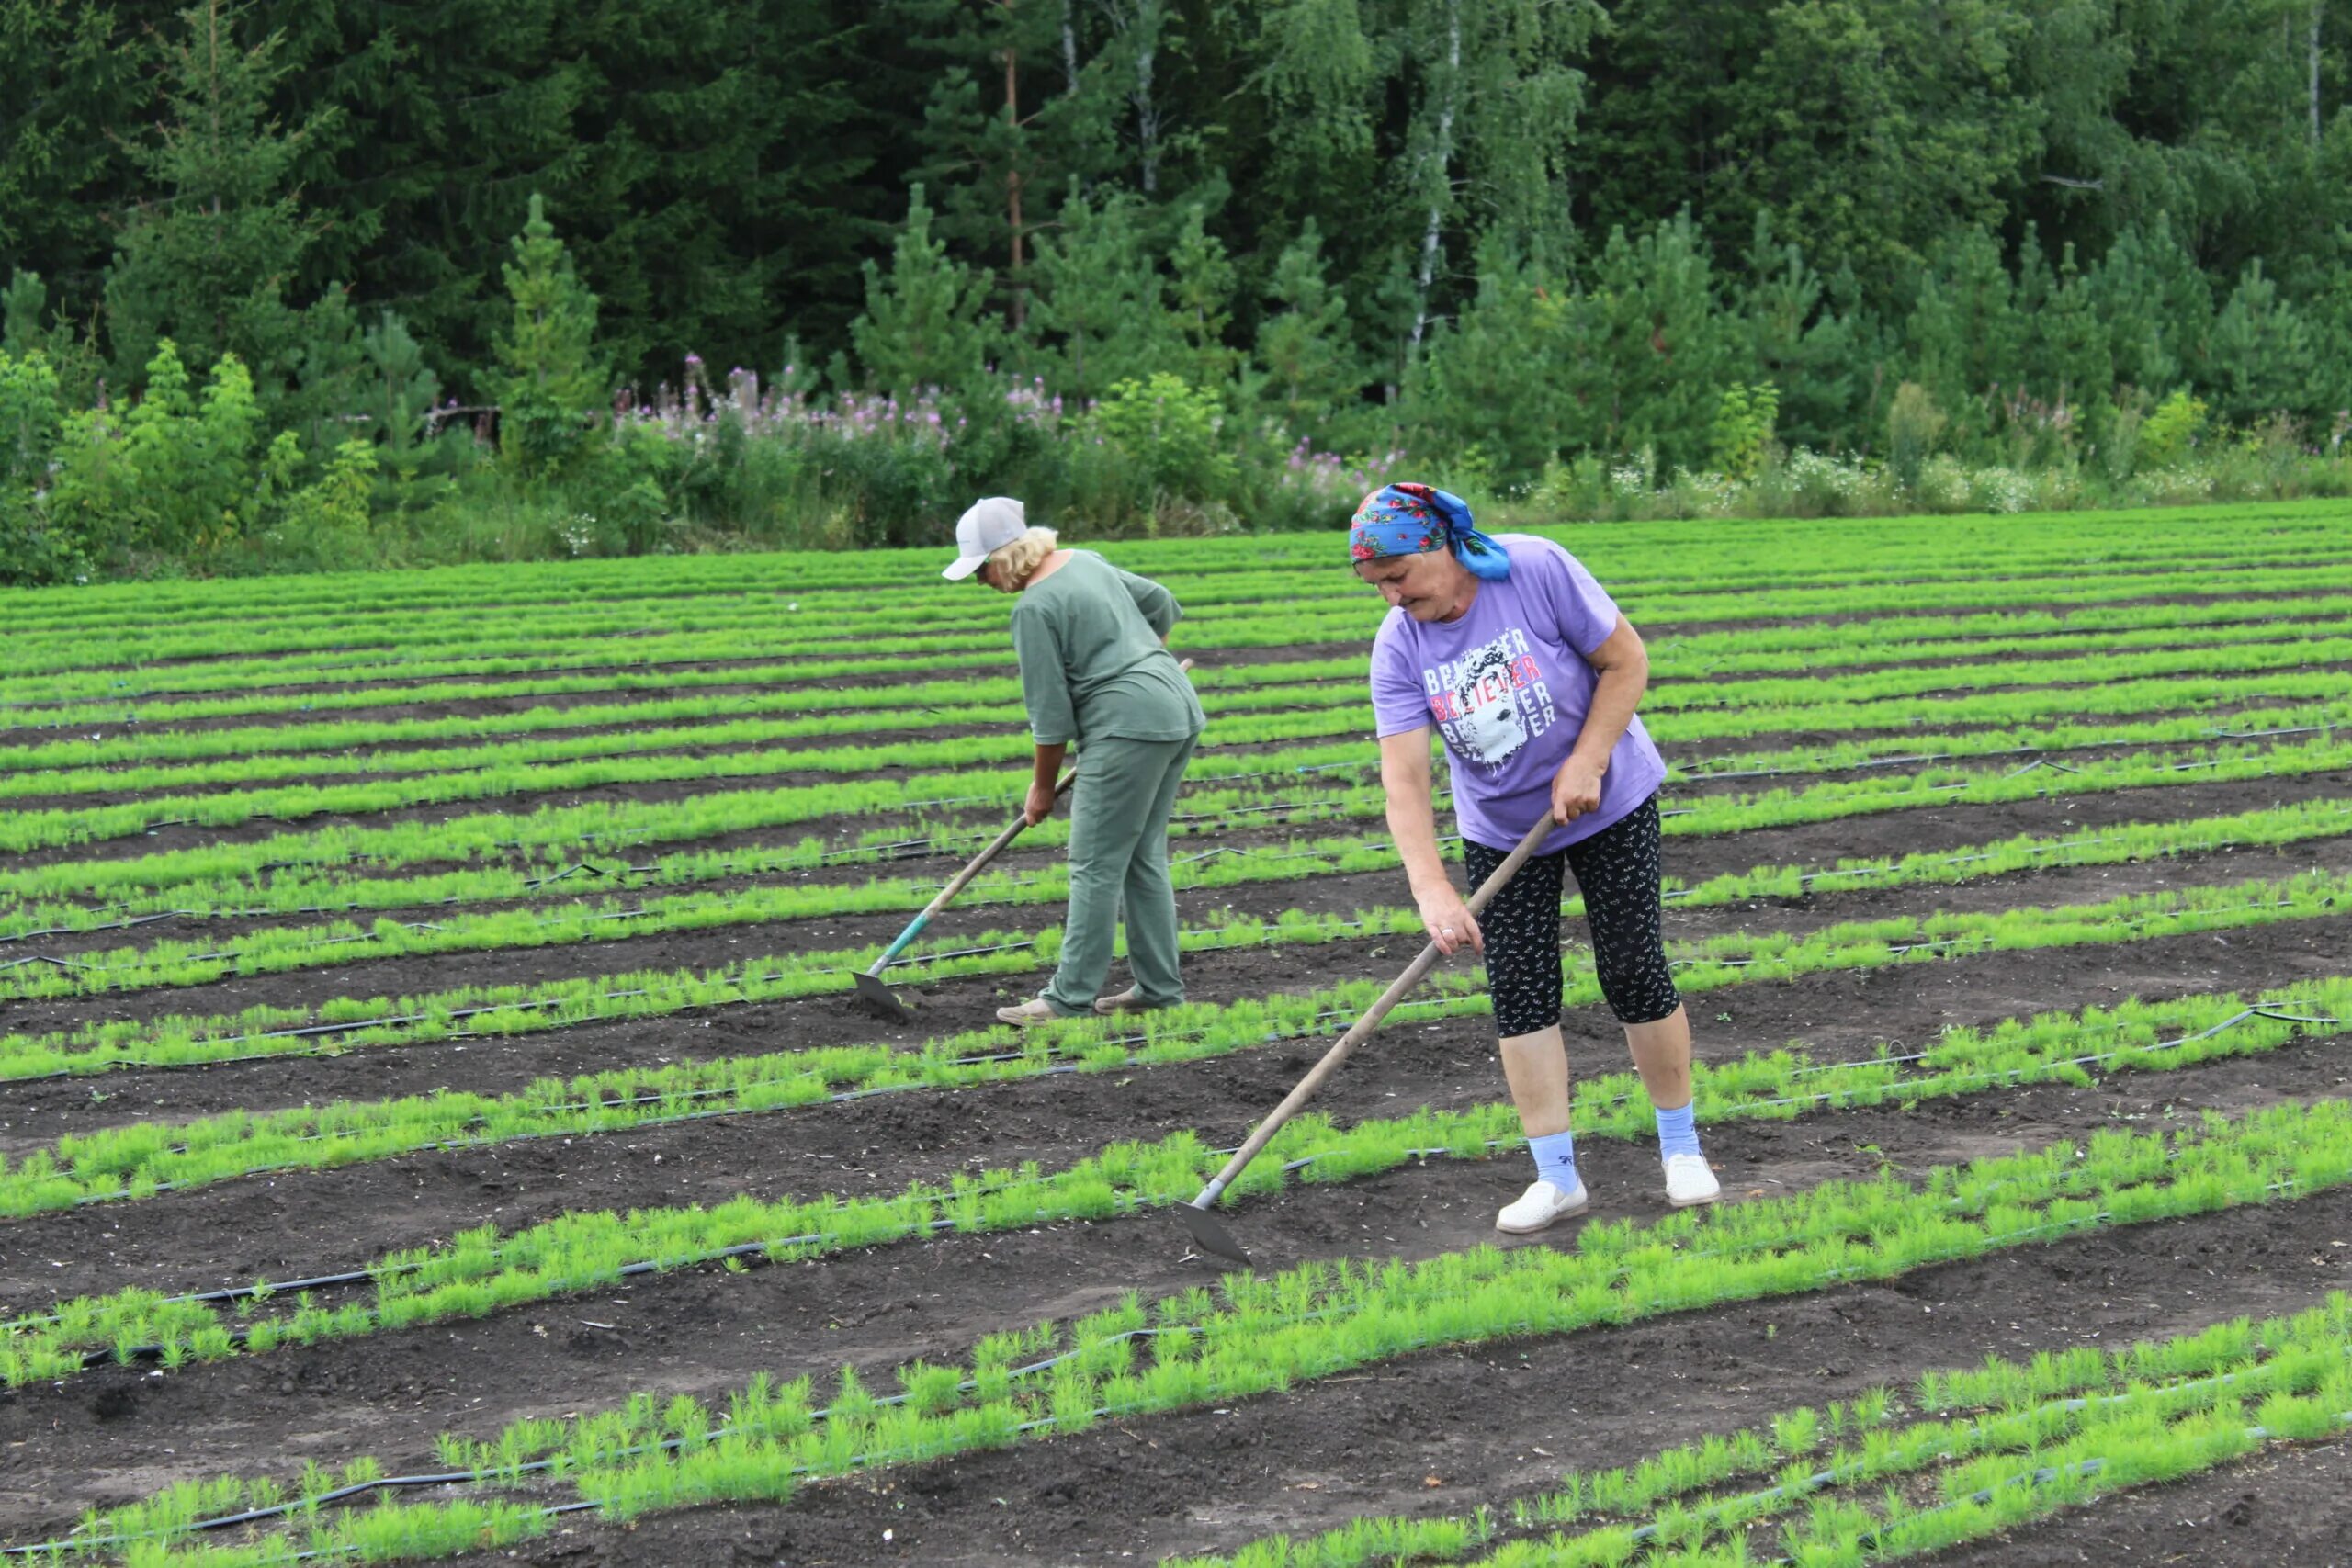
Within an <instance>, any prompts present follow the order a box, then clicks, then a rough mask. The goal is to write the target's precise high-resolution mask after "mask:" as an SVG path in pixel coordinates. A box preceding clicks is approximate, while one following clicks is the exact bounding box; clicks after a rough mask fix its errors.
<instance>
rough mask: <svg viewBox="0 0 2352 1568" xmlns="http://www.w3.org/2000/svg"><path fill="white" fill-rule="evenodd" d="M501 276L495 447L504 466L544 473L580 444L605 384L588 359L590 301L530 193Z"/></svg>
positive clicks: (592, 318)
mask: <svg viewBox="0 0 2352 1568" xmlns="http://www.w3.org/2000/svg"><path fill="white" fill-rule="evenodd" d="M503 271H504V276H505V278H506V292H507V295H508V297H509V298H510V299H513V300H514V302H515V315H514V321H513V324H512V326H511V327H510V328H509V330H508V331H507V332H506V333H505V334H504V335H503V336H502V337H500V339H499V340H498V362H499V365H500V366H501V367H502V368H503V375H501V377H500V378H499V379H498V382H497V387H498V403H499V411H498V430H499V445H500V446H501V448H502V450H503V452H504V453H505V455H506V457H507V458H508V460H509V461H512V462H515V463H516V464H519V465H521V466H522V467H523V468H526V470H528V471H529V472H531V473H533V474H548V473H551V472H554V471H556V470H560V468H563V467H564V466H565V465H566V464H568V463H570V462H571V460H572V459H573V458H574V457H577V456H578V455H579V453H580V451H581V450H582V447H583V446H585V445H586V444H587V441H588V438H589V435H590V433H591V430H592V428H593V426H594V421H595V419H596V416H597V414H598V413H599V412H601V411H602V410H603V409H604V407H605V394H606V391H607V389H608V387H609V381H608V379H607V377H606V373H605V367H604V366H603V365H602V364H601V363H600V362H599V361H598V359H597V358H596V355H595V348H594V338H595V333H596V297H595V295H594V294H592V293H590V292H589V291H588V290H587V288H584V287H583V286H582V284H581V282H580V280H579V278H578V277H576V276H573V273H572V266H571V255H570V254H569V253H567V252H566V251H565V249H564V246H563V242H562V241H561V240H560V239H558V238H557V237H556V232H555V226H554V225H553V224H551V223H549V222H548V218H547V208H546V203H545V202H544V201H543V200H542V199H541V197H539V196H538V194H537V192H534V193H533V194H532V197H531V210H530V217H529V218H528V219H527V220H525V222H524V224H523V231H522V233H520V234H518V235H517V236H515V260H514V261H513V262H512V263H510V264H509V265H507V266H506V267H505V268H504V269H503Z"/></svg>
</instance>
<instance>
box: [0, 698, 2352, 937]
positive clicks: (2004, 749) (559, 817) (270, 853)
mask: <svg viewBox="0 0 2352 1568" xmlns="http://www.w3.org/2000/svg"><path fill="white" fill-rule="evenodd" d="M2347 722H2352V702H2335V703H2327V704H2319V705H2307V706H2302V707H2292V708H2263V709H2253V710H2246V711H2242V712H2240V713H2238V714H2236V715H2235V716H2233V718H2232V719H2231V720H2230V721H2229V723H2230V728H2227V729H2226V730H2223V729H2221V728H2217V726H2216V725H2215V723H2214V721H2213V720H2211V718H2209V717H2206V716H2195V715H2192V716H2179V717H2172V718H2163V719H2155V720H2149V721H2143V722H2138V723H2127V724H2121V725H2092V724H2084V723H2067V724H2059V725H2051V726H2044V727H2040V728H2023V729H2003V728H1996V729H1982V730H1973V731H1958V732H1945V733H1930V734H1926V735H1920V734H1916V733H1905V734H1897V735H1890V736H1881V737H1872V738H1869V739H1859V740H1848V741H1842V742H1838V743H1834V744H1830V745H1820V744H1813V745H1807V746H1804V747H1802V748H1797V749H1792V750H1775V751H1759V752H1747V753H1739V754H1726V755H1718V756H1713V757H1710V758H1708V759H1706V760H1705V761H1702V762H1700V763H1698V764H1696V765H1691V764H1686V763H1681V762H1669V764H1668V775H1667V776H1668V782H1669V783H1679V784H1703V783H1706V782H1709V781H1717V780H1734V779H1743V778H1758V777H1786V776H1792V775H1799V776H1812V775H1815V774H1820V773H1836V772H1845V771H1857V770H1860V771H1876V770H1883V769H1887V768H1894V767H1903V766H1911V765H1916V764H1920V763H1937V762H1951V761H1962V760H1964V759H1967V758H1972V757H1989V756H1998V757H2003V758H2007V759H2011V760H2012V761H2013V763H2014V762H2015V761H2017V760H2023V761H2035V760H2041V759H2053V760H2054V759H2055V758H2057V757H2059V756H2064V755H2073V754H2075V753H2077V752H2082V751H2088V750H2124V749H2132V748H2139V747H2144V746H2154V745H2163V744H2165V743H2172V742H2180V741H2203V740H2212V739H2236V740H2245V739H2279V738H2283V737H2289V736H2295V735H2305V734H2312V733H2317V732H2319V731H2322V730H2330V729H2334V728H2338V727H2341V726H2344V725H2346V723H2347ZM1377 765H1378V762H1377V759H1376V758H1370V757H1367V756H1366V755H1365V754H1364V751H1363V747H1362V746H1361V745H1360V744H1357V743H1354V742H1348V743H1344V744H1340V745H1336V746H1332V745H1326V746H1310V747H1292V748H1284V749H1282V750H1272V751H1262V752H1254V753H1249V754H1245V755H1242V756H1238V757H1235V758H1233V759H1231V761H1230V763H1229V764H1228V767H1230V768H1233V769H1236V770H1238V771H1227V772H1223V773H1209V772H1202V773H1193V774H1191V775H1190V776H1189V777H1188V778H1187V780H1186V787H1185V791H1184V794H1183V795H1182V796H1181V797H1180V805H1181V806H1182V807H1183V810H1182V812H1181V813H1180V816H1181V817H1182V818H1184V819H1185V823H1186V825H1187V826H1188V827H1194V828H1198V827H1202V826H1204V825H1205V826H1225V825H1228V824H1230V825H1234V826H1238V825H1240V824H1241V823H1242V822H1244V821H1245V820H1247V819H1248V818H1249V817H1250V815H1251V814H1256V815H1261V816H1262V815H1265V813H1263V812H1261V811H1260V810H1259V808H1260V807H1261V806H1266V805H1269V804H1272V803H1270V802H1267V801H1266V800H1265V799H1264V797H1263V795H1261V794H1260V793H1258V792H1259V791H1260V790H1263V789H1274V790H1295V789H1297V788H1299V787H1301V786H1302V784H1306V783H1314V784H1327V783H1328V784H1341V785H1346V784H1361V783H1363V781H1364V780H1365V779H1367V778H1369V777H1370V775H1371V774H1372V773H1373V772H1374V771H1375V770H1376V768H1377ZM961 783H962V784H966V785H968V786H971V787H972V788H975V789H978V790H979V793H963V794H947V795H928V796H922V797H919V798H915V799H899V800H898V801H896V802H895V803H894V804H893V806H892V807H891V808H890V813H891V814H892V815H894V816H896V815H899V814H906V815H905V816H903V817H901V818H900V819H899V820H896V821H892V822H888V823H884V824H880V825H876V826H870V827H867V828H865V829H861V830H859V831H858V832H857V833H856V835H855V840H854V844H853V845H852V846H851V847H848V848H841V849H836V848H829V847H828V846H827V843H826V841H825V840H822V839H820V838H804V839H802V840H798V841H797V842H796V843H794V844H791V845H786V846H775V847H762V848H760V849H759V850H758V851H756V853H757V854H758V855H759V856H761V857H763V858H761V859H760V860H759V861H758V863H757V864H756V865H753V866H749V867H744V866H742V865H741V862H740V856H741V855H742V854H750V853H753V852H752V851H748V850H747V851H744V852H738V857H739V858H733V859H730V858H729V857H728V856H725V855H721V854H718V853H717V852H707V851H706V852H698V853H697V852H684V853H681V854H677V855H673V856H670V857H665V858H664V859H662V860H661V861H657V862H656V863H654V864H653V865H652V866H650V867H632V868H631V869H632V870H634V871H638V872H639V873H640V874H645V875H650V876H654V877H656V879H657V880H662V881H673V882H675V881H693V880H699V879H701V878H702V877H703V876H706V875H729V874H741V872H742V870H746V869H749V870H758V869H764V870H771V871H785V870H804V869H817V868H823V867H830V866H834V865H839V864H849V863H859V862H861V861H874V860H892V859H902V858H909V857H910V856H912V855H916V854H930V853H951V852H958V851H961V852H966V853H968V852H969V850H970V848H973V847H977V845H978V843H979V842H980V841H982V840H985V839H986V838H989V837H992V836H993V832H992V830H991V831H989V832H982V833H978V834H977V835H974V834H973V833H972V832H971V830H970V829H968V828H967V827H966V826H964V823H965V821H966V820H967V819H968V814H969V812H970V810H971V808H973V807H989V808H992V809H1003V808H1005V806H1006V802H1007V801H1009V799H1010V798H1011V796H1010V795H1009V794H1008V793H1007V792H1006V790H1005V789H1004V787H1003V782H1002V781H1001V779H999V778H997V777H996V776H995V775H986V776H967V778H966V779H964V780H962V781H961ZM989 784H993V785H995V786H996V787H994V788H988V787H987V786H988V785H989ZM1219 785H1229V786H1241V787H1238V788H1235V789H1233V790H1231V791H1230V792H1229V793H1228V792H1227V791H1223V790H1218V789H1217V788H1216V786H1219ZM948 787H951V788H952V787H955V786H954V785H953V784H950V785H949V786H948ZM1280 804H1281V805H1282V806H1283V807H1284V809H1285V810H1289V809H1293V808H1295V809H1300V810H1311V809H1312V808H1313V807H1314V806H1315V805H1316V804H1317V801H1316V800H1315V799H1314V798H1313V797H1309V796H1297V795H1287V796H1284V797H1283V799H1282V801H1281V802H1280ZM1347 804H1349V805H1351V806H1352V805H1353V802H1352V800H1351V801H1349V802H1348V803H1347ZM805 819H806V814H805V812H804V811H803V810H802V809H801V808H800V807H799V806H798V805H797V803H795V804H780V803H779V802H778V799H777V792H775V791H772V790H757V789H755V790H734V791H726V792H721V793H716V794H708V795H692V796H688V797H686V798H684V799H682V800H671V801H623V802H598V803H595V804H594V805H587V806H569V807H539V808H537V809H536V810H533V811H530V812H527V813H525V814H522V815H519V816H517V815H511V814H507V813H503V812H485V813H477V814H474V815H470V816H466V817H458V818H444V819H442V820H440V821H437V822H400V823H393V824H389V825H386V826H382V827H358V826H356V825H352V824H347V823H337V824H334V825H331V826H328V827H325V828H321V829H313V830H311V831H309V832H302V833H281V834H277V835H274V836H272V837H270V838H267V839H264V840H254V841H252V842H247V843H213V844H206V845H201V846H197V847H193V848H189V849H182V850H170V851H164V852H156V853H153V854H147V855H136V856H130V855H125V856H107V857H105V858H102V859H97V860H64V861H52V862H48V863H41V864H36V865H28V866H18V867H8V868H0V935H7V934H22V933H26V932H30V931H38V930H40V929H41V928H43V927H46V926H51V925H54V926H57V927H59V928H60V929H61V930H63V931H72V930H82V929H89V922H91V921H94V920H96V919H97V918H98V917H100V916H120V917H124V918H130V917H135V916H138V915H142V914H155V913H174V914H181V915H209V914H212V913H215V912H218V911H222V910H227V909H239V910H249V911H250V912H253V913H255V914H262V913H267V914H284V913H297V912H299V913H310V912H312V911H311V910H309V909H306V908H303V906H304V905H306V904H312V903H317V904H326V903H330V902H332V901H333V900H334V896H335V892H334V890H340V889H342V888H344V887H345V886H349V879H340V878H328V877H323V876H322V875H319V874H320V873H325V872H331V871H342V870H348V869H353V868H363V867H364V868H367V869H368V870H370V871H381V870H400V869H406V868H409V867H414V866H420V865H430V866H441V865H458V866H469V865H471V866H478V867H482V868H483V869H484V870H485V871H488V870H490V869H492V868H493V867H494V868H496V869H499V870H504V871H509V872H513V873H515V876H516V879H515V882H514V883H513V884H511V885H503V886H505V890H504V891H494V890H486V891H485V892H484V893H483V895H482V896H483V897H524V896H526V895H527V894H528V893H530V892H531V891H533V890H534V888H535V887H536V886H539V885H540V884H542V883H544V881H545V880H546V879H545V878H543V877H533V876H524V875H523V873H526V872H534V871H540V870H544V869H545V868H547V867H548V866H554V867H557V868H559V869H569V868H572V867H576V866H579V865H581V864H582V861H581V860H580V859H579V858H578V857H579V856H581V855H582V853H583V852H586V853H590V854H593V853H595V852H615V853H617V852H622V851H625V850H629V849H635V848H639V847H641V846H644V845H647V844H654V843H673V842H688V843H690V842H692V841H694V840H701V839H709V838H717V837H720V836H734V835H741V834H744V833H750V832H755V831H758V830H761V829H767V828H772V827H775V826H778V825H779V824H784V823H790V822H796V821H801V820H805ZM1687 830H1688V829H1678V828H1676V827H1675V826H1674V825H1673V824H1672V823H1671V822H1669V824H1668V831H1687ZM1068 831H1069V823H1068V821H1067V819H1066V818H1058V817H1057V818H1047V819H1046V821H1044V822H1041V823H1039V824H1038V825H1037V826H1036V827H1035V828H1033V829H1030V830H1029V832H1028V833H1027V835H1025V836H1024V841H1025V842H1027V843H1029V844H1032V845H1041V844H1042V845H1058V844H1060V843H1062V842H1064V841H1065V840H1066V839H1067V836H1068ZM910 834H911V835H913V836H911V837H910ZM583 874H585V873H583ZM386 886H387V888H388V891H386V892H384V893H383V894H381V895H379V896H366V895H350V896H349V897H355V898H356V897H368V905H367V907H369V908H398V907H401V904H403V903H406V904H412V905H413V904H424V903H432V902H436V901H438V900H440V899H442V898H445V897H449V896H450V895H451V894H453V893H459V892H462V891H463V890H464V887H463V885H458V886H449V885H446V884H444V883H442V882H441V881H440V880H439V875H438V874H436V875H435V877H433V878H429V879H410V880H409V881H405V882H401V881H390V882H388V883H387V884H386ZM493 886H499V885H493ZM89 899H104V900H107V902H106V903H105V904H104V905H103V906H101V907H99V908H88V907H86V906H85V904H84V903H82V902H79V901H81V900H89Z"/></svg>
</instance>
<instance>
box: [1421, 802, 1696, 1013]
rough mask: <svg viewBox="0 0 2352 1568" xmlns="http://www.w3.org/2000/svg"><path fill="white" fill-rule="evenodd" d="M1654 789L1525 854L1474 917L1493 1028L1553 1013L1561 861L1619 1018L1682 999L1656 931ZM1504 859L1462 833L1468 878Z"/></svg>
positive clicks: (1476, 879)
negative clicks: (1602, 819)
mask: <svg viewBox="0 0 2352 1568" xmlns="http://www.w3.org/2000/svg"><path fill="white" fill-rule="evenodd" d="M1657 840H1658V825H1657V795H1651V796H1650V797H1649V798H1648V799H1647V800H1645V801H1644V802H1642V804H1641V805H1640V806H1638V807H1635V808H1634V810H1632V811H1630V812H1628V813H1626V814H1625V816H1623V817H1622V818H1619V819H1618V820H1616V821H1614V822H1612V823H1611V824H1610V825H1609V826H1608V827H1606V828H1603V829H1601V830H1600V832H1598V833H1595V834H1594V835H1593V836H1592V837H1591V838H1589V839H1585V840H1579V841H1578V842H1577V843H1573V844H1570V845H1569V846H1568V847H1567V848H1566V849H1565V850H1562V851H1560V852H1557V853H1556V854H1548V855H1537V856H1532V857H1531V858H1530V859H1529V860H1528V861H1527V862H1526V863H1524V864H1522V865H1521V867H1520V868H1519V872H1518V874H1516V875H1514V876H1513V877H1512V878H1511V879H1510V881H1509V882H1507V883H1505V884H1504V885H1503V887H1502V890H1501V891H1500V892H1498V893H1497V894H1496V895H1495V897H1494V902H1492V903H1490V904H1488V905H1487V908H1486V912H1485V913H1484V914H1482V915H1480V916H1479V917H1478V929H1479V931H1481V932H1482V933H1483V934H1484V935H1485V937H1486V939H1487V989H1488V991H1490V992H1491V993H1492V994H1493V996H1494V1004H1495V1032H1496V1033H1497V1034H1498V1035H1500V1036H1502V1037H1503V1038H1504V1039H1506V1040H1508V1039H1510V1038H1512V1037H1513V1036H1516V1035H1521V1034H1532V1033H1534V1032H1536V1031H1537V1030H1539V1029H1549V1028H1551V1027H1552V1026H1553V1025H1554V1024H1555V1023H1557V1022H1559V1021H1560V891H1561V878H1560V874H1561V871H1562V863H1563V862H1565V863H1566V869H1567V870H1570V871H1573V872H1575V873H1576V877H1577V892H1579V893H1581V894H1583V895H1584V918H1585V923H1586V924H1587V925H1589V926H1590V927H1591V928H1592V953H1593V963H1594V966H1595V968H1597V969H1598V970H1599V971H1600V994H1601V995H1602V996H1604V997H1606V998H1609V1010H1610V1011H1611V1012H1613V1013H1615V1014H1616V1015H1617V1021H1618V1022H1620V1023H1655V1022H1657V1021H1658V1020H1659V1019H1661V1018H1664V1017H1666V1016H1667V1015H1668V1013H1671V1012H1672V1011H1673V1010H1675V1009H1676V1008H1679V1007H1680V1006H1681V1005H1682V997H1681V994H1680V993H1679V992H1678V991H1677V990H1675V988H1674V976H1673V975H1672V974H1671V973H1670V972H1669V971H1668V968H1667V966H1666V942H1665V940H1664V938H1663V937H1662V936H1661V935H1660V934H1659V931H1658V865H1657ZM1509 859H1510V851H1508V850H1495V849H1488V848H1487V846H1486V845H1484V844H1479V843H1473V842H1472V841H1471V840H1468V839H1464V840H1462V861H1463V863H1464V865H1465V866H1466V867H1468V868H1469V872H1470V886H1473V887H1476V886H1478V885H1479V884H1480V883H1482V882H1484V881H1486V880H1487V877H1489V876H1492V875H1493V874H1495V868H1496V867H1497V866H1498V865H1500V864H1502V863H1503V862H1505V861H1506V860H1509Z"/></svg>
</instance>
